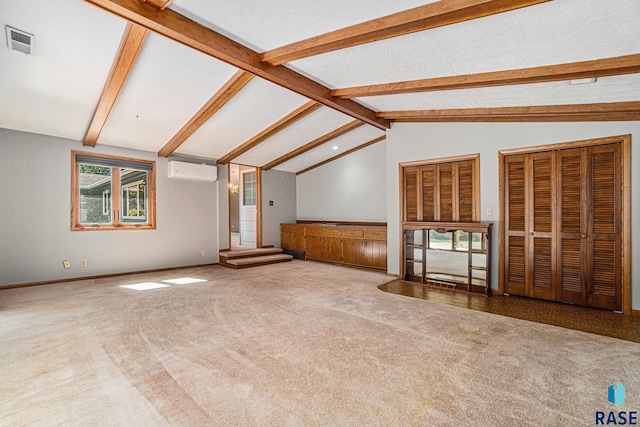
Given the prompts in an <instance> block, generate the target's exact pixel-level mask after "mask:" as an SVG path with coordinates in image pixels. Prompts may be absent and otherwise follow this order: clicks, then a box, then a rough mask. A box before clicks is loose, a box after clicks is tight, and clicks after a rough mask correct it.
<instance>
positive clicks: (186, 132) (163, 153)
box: [158, 70, 253, 157]
mask: <svg viewBox="0 0 640 427" xmlns="http://www.w3.org/2000/svg"><path fill="white" fill-rule="evenodd" d="M251 79H253V74H250V73H247V72H246V71H243V70H239V71H238V72H236V73H235V74H234V75H233V77H231V79H229V81H227V82H226V83H225V84H224V86H222V87H221V88H220V89H219V90H218V91H217V92H216V93H215V94H214V95H213V96H212V97H211V99H209V101H207V103H206V104H204V105H203V106H202V108H200V110H198V112H197V113H196V114H195V115H194V116H193V117H191V119H190V120H189V121H188V122H187V123H186V124H185V125H184V126H182V129H180V130H179V131H178V133H176V134H175V135H174V136H173V138H171V140H169V142H167V143H166V144H165V146H164V147H162V149H161V150H160V151H158V157H169V156H170V155H171V153H173V152H174V151H176V149H178V147H180V145H182V143H184V142H185V141H186V140H187V139H188V138H189V137H190V136H191V135H193V134H194V132H195V131H197V130H198V129H200V127H201V126H202V125H204V124H205V123H206V122H207V120H209V119H210V118H211V117H213V115H214V114H215V113H217V112H218V111H219V110H220V109H221V108H222V107H223V106H224V105H225V104H226V103H227V102H229V101H230V100H231V98H233V97H234V96H236V94H237V93H238V92H240V91H241V90H242V88H243V87H245V86H246V85H247V83H249V82H250V81H251Z"/></svg>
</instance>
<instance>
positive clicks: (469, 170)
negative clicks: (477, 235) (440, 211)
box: [457, 160, 474, 222]
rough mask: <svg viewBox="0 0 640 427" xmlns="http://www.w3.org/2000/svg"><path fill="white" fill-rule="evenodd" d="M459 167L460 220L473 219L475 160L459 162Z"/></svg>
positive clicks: (458, 196)
mask: <svg viewBox="0 0 640 427" xmlns="http://www.w3.org/2000/svg"><path fill="white" fill-rule="evenodd" d="M457 167H458V171H457V172H458V195H457V198H458V215H457V217H458V221H463V222H471V221H473V203H474V200H473V176H474V170H473V162H472V161H471V160H467V161H462V162H457Z"/></svg>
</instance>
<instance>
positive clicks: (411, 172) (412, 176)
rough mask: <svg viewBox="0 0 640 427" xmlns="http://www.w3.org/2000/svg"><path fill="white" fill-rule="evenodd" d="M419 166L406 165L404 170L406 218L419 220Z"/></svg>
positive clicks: (406, 219)
mask: <svg viewBox="0 0 640 427" xmlns="http://www.w3.org/2000/svg"><path fill="white" fill-rule="evenodd" d="M419 170H420V168H418V167H406V168H404V171H403V181H404V182H403V198H404V220H405V221H419V219H418V218H419V217H418V190H419V187H418V172H419Z"/></svg>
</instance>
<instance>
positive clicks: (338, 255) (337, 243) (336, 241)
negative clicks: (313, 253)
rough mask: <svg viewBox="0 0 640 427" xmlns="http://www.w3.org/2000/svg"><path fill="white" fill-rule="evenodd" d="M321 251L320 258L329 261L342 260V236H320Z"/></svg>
mask: <svg viewBox="0 0 640 427" xmlns="http://www.w3.org/2000/svg"><path fill="white" fill-rule="evenodd" d="M322 243H323V252H322V259H323V260H325V261H331V262H341V261H342V238H340V237H329V236H324V237H322Z"/></svg>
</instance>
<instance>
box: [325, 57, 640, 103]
mask: <svg viewBox="0 0 640 427" xmlns="http://www.w3.org/2000/svg"><path fill="white" fill-rule="evenodd" d="M634 73H640V54H635V55H626V56H618V57H614V58H604V59H596V60H592V61H581V62H572V63H567V64H558V65H546V66H542V67H531V68H520V69H516V70H505V71H493V72H488V73H478V74H465V75H460V76H449V77H435V78H431V79H421V80H411V81H404V82H394V83H383V84H376V85H365V86H357V87H350V88H343V89H337V90H334V91H333V92H332V93H333V95H334V96H337V97H340V98H358V97H363V96H377V95H396V94H401V93H415V92H431V91H438V90H453V89H470V88H478V87H490V86H507V85H519V84H529V83H543V82H553V81H560V80H572V79H584V78H594V77H605V76H618V75H623V74H634Z"/></svg>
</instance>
